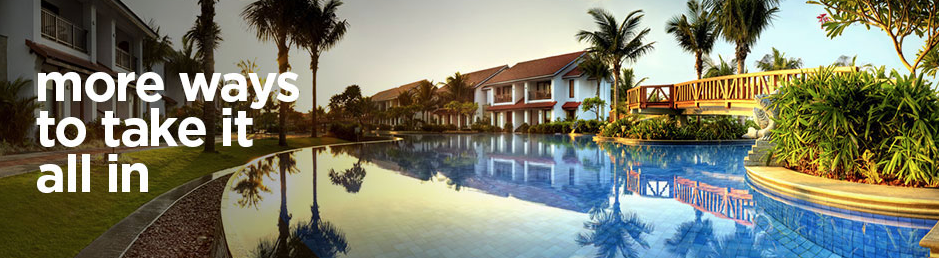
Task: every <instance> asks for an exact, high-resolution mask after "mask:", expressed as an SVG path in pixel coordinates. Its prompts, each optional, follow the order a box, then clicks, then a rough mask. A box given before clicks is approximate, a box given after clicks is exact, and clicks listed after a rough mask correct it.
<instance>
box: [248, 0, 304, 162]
mask: <svg viewBox="0 0 939 258" xmlns="http://www.w3.org/2000/svg"><path fill="white" fill-rule="evenodd" d="M306 6H307V5H306V4H305V3H304V2H303V1H302V0H257V1H254V2H251V3H250V4H248V6H246V7H245V9H244V10H242V12H241V17H242V18H244V19H245V21H246V22H247V23H248V27H250V28H251V29H254V31H255V37H257V38H258V39H259V40H261V41H274V45H275V46H276V47H277V71H278V72H279V73H286V72H287V71H289V70H290V61H289V54H290V48H291V45H292V43H294V42H297V41H298V40H297V39H298V38H297V37H296V35H297V34H298V33H297V30H298V28H297V24H300V21H298V20H299V19H300V18H299V17H301V14H300V11H301V10H305V8H306ZM287 108H288V105H287V104H286V103H281V104H280V115H279V117H280V120H279V124H280V125H281V128H283V127H284V125H285V124H286V123H287V116H286V114H287ZM278 144H279V145H280V146H287V134H286V132H285V131H284V130H280V132H279V134H278Z"/></svg>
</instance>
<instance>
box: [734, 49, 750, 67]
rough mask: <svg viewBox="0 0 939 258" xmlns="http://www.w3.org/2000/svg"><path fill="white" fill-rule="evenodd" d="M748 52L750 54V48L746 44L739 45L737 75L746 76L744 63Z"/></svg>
mask: <svg viewBox="0 0 939 258" xmlns="http://www.w3.org/2000/svg"><path fill="white" fill-rule="evenodd" d="M747 52H750V46H749V45H747V44H746V43H737V47H736V51H735V53H734V54H735V57H736V58H737V74H744V73H746V71H744V69H743V68H744V62H745V61H746V59H747Z"/></svg>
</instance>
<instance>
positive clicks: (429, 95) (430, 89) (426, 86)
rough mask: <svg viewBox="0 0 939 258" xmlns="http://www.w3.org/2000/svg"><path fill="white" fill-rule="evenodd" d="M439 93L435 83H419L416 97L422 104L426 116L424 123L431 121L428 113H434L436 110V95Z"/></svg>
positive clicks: (426, 81) (415, 90)
mask: <svg viewBox="0 0 939 258" xmlns="http://www.w3.org/2000/svg"><path fill="white" fill-rule="evenodd" d="M436 92H437V85H436V84H434V82H433V81H429V80H423V81H420V82H418V84H417V88H414V93H415V94H414V95H415V96H414V97H416V98H417V103H420V104H421V112H422V113H423V116H424V123H427V121H428V120H429V119H430V115H429V113H428V112H430V111H433V110H434V109H435V108H436V103H434V93H436Z"/></svg>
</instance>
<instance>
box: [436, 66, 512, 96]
mask: <svg viewBox="0 0 939 258" xmlns="http://www.w3.org/2000/svg"><path fill="white" fill-rule="evenodd" d="M507 68H509V66H508V65H502V66H496V67H493V68H489V69H483V70H479V71H475V72H471V73H468V74H464V76H466V80H467V84H469V85H470V86H472V87H473V88H474V89H475V88H476V87H479V86H481V85H483V83H486V82H487V81H489V79H491V78H492V77H493V76H495V75H496V74H498V73H499V72H502V71H504V70H505V69H507ZM446 91H447V86H446V85H444V86H443V87H440V88H437V92H446Z"/></svg>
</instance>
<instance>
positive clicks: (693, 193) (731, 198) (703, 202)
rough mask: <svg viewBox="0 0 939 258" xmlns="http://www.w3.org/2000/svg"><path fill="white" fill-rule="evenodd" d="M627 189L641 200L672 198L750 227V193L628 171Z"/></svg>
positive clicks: (751, 219) (751, 220)
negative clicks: (646, 198) (647, 198)
mask: <svg viewBox="0 0 939 258" xmlns="http://www.w3.org/2000/svg"><path fill="white" fill-rule="evenodd" d="M627 174H628V176H627V178H626V190H629V191H630V192H633V193H635V194H638V195H640V196H643V197H651V198H671V199H675V200H677V201H679V202H681V203H683V204H687V205H689V206H691V207H694V208H695V209H696V210H699V211H702V212H706V213H710V214H712V215H714V216H717V217H719V218H723V219H729V220H733V221H734V222H736V223H738V224H741V225H747V226H750V225H753V204H754V203H753V195H750V191H749V190H745V189H734V188H731V187H718V186H713V185H709V184H706V183H702V182H698V181H694V180H690V179H687V178H683V177H680V176H662V175H651V174H643V173H642V170H641V169H640V170H638V171H636V170H632V169H630V170H629V172H628V173H627Z"/></svg>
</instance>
